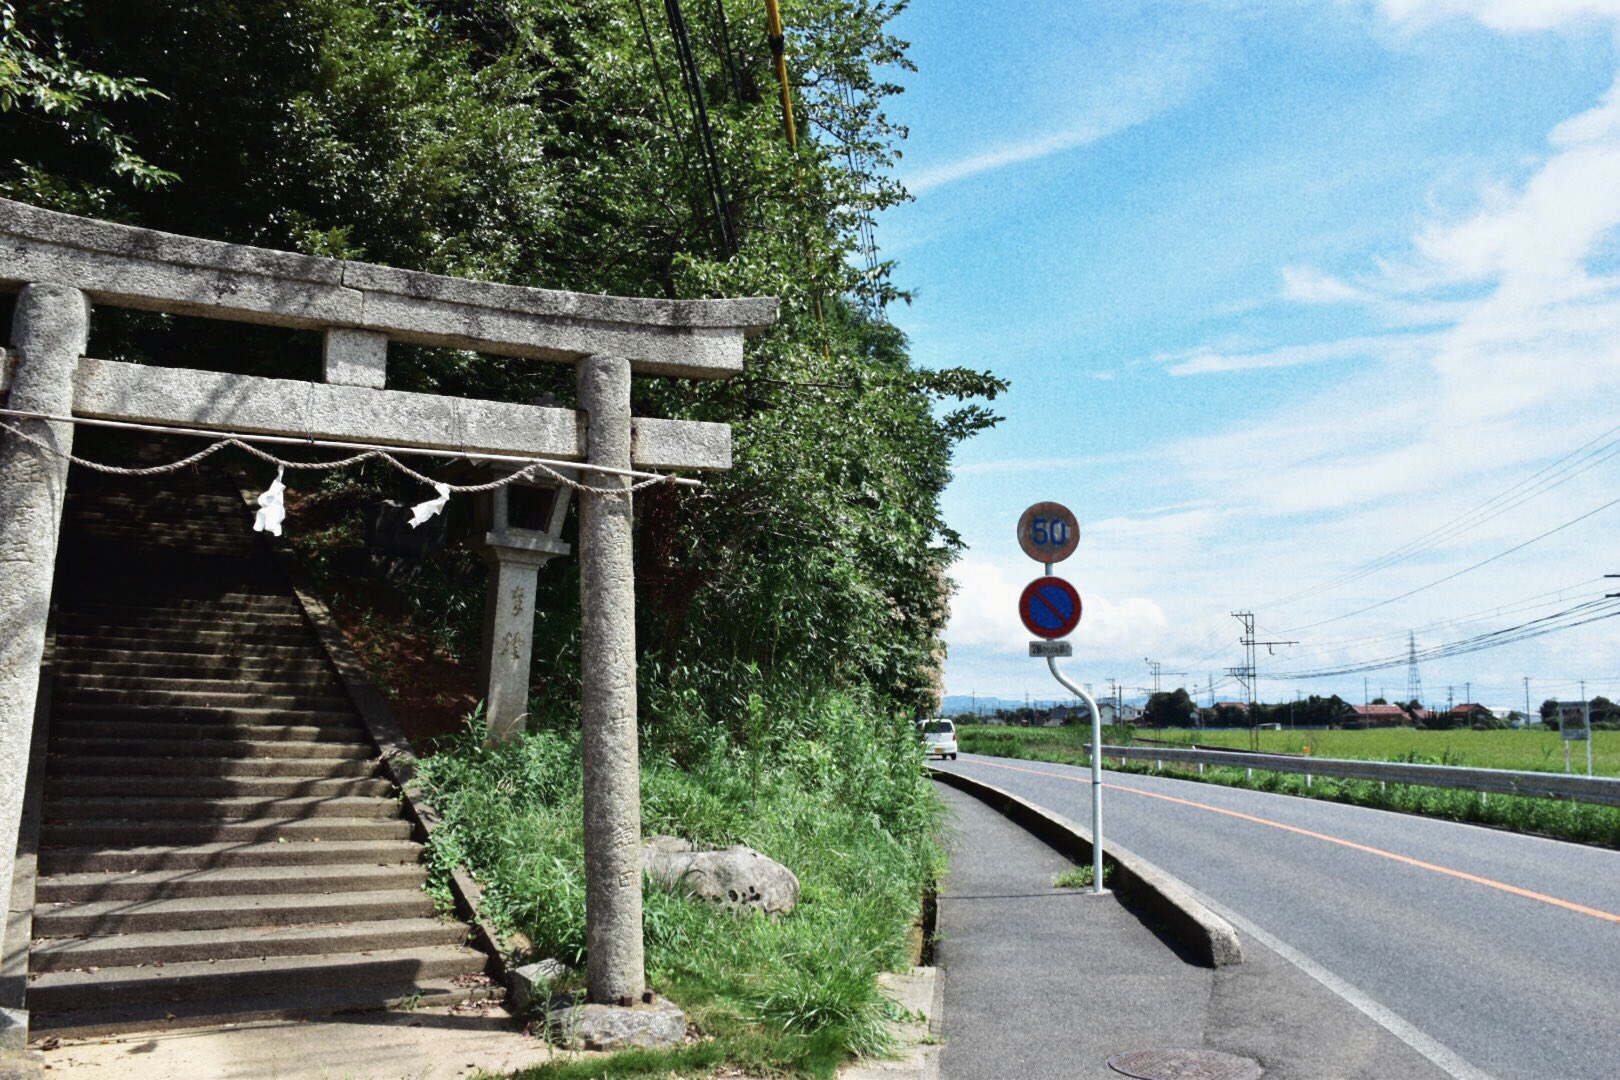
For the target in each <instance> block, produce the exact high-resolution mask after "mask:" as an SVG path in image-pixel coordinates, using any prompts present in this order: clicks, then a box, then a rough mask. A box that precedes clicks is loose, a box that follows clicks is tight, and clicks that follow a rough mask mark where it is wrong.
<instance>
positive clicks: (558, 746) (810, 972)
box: [421, 695, 941, 1078]
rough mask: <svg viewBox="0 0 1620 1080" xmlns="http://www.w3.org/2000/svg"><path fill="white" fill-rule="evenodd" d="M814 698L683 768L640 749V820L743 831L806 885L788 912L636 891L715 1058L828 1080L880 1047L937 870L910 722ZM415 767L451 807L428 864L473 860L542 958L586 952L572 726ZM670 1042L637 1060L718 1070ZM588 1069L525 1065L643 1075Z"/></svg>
mask: <svg viewBox="0 0 1620 1080" xmlns="http://www.w3.org/2000/svg"><path fill="white" fill-rule="evenodd" d="M744 707H745V708H747V707H748V706H747V704H746V703H745V706H744ZM810 707H812V708H813V709H814V715H813V716H810V717H798V718H795V722H794V724H793V726H794V727H795V728H796V729H797V730H799V731H801V732H806V733H814V737H804V738H796V739H778V740H774V741H773V740H768V739H766V738H764V737H763V734H762V735H761V737H760V742H759V745H757V746H755V747H751V748H748V749H743V748H738V747H735V746H725V745H721V746H719V747H718V748H715V749H712V750H711V751H710V752H709V753H708V754H707V755H706V756H704V757H703V758H701V759H700V760H696V761H692V762H689V763H688V764H686V765H685V766H684V767H681V766H677V765H676V764H675V763H674V762H673V761H672V760H671V758H670V757H669V755H667V754H662V753H660V752H658V751H657V750H656V749H652V748H650V749H648V750H646V751H645V752H644V769H643V775H642V822H643V831H644V833H646V834H647V835H652V834H656V833H670V834H674V835H677V836H682V837H686V838H688V839H691V840H693V841H695V842H697V843H699V844H701V845H705V846H708V845H714V846H721V845H727V844H734V843H742V844H747V845H749V846H750V847H753V848H755V849H756V850H758V851H761V852H763V853H764V854H766V855H768V856H770V857H772V858H774V859H777V860H778V861H780V862H782V863H784V864H786V865H787V866H789V867H791V868H792V869H793V870H794V872H795V873H797V874H798V876H799V880H800V884H801V893H800V900H799V906H798V907H797V908H796V909H795V910H794V911H793V912H792V913H791V914H789V915H787V916H785V917H782V918H779V919H769V918H765V917H763V916H742V917H739V916H736V915H732V914H728V913H726V912H723V911H720V910H717V909H715V908H711V907H709V906H707V905H704V904H700V903H696V902H693V901H690V900H685V899H681V898H678V897H674V896H671V895H669V894H667V893H664V892H663V891H661V890H658V889H656V888H648V889H647V890H646V892H645V893H644V899H645V907H646V943H647V970H648V977H649V980H650V981H651V983H652V984H653V985H654V986H655V987H656V988H657V989H658V990H659V991H660V992H662V993H664V994H666V995H668V996H669V997H670V998H672V999H673V1000H675V1001H676V1002H678V1003H679V1004H681V1005H682V1007H684V1008H685V1009H686V1010H687V1013H688V1016H689V1017H690V1018H691V1019H692V1020H693V1022H694V1023H696V1024H697V1026H698V1027H699V1029H700V1030H701V1031H702V1032H703V1033H704V1034H705V1035H707V1036H710V1037H712V1038H713V1039H714V1041H715V1044H716V1045H718V1046H720V1047H721V1048H722V1051H723V1052H722V1058H720V1059H714V1060H721V1059H723V1060H727V1061H731V1062H733V1063H738V1064H751V1065H755V1066H758V1067H760V1068H764V1069H767V1070H769V1071H774V1072H787V1073H790V1074H796V1075H812V1076H830V1075H832V1072H833V1070H834V1069H835V1068H836V1066H837V1064H838V1063H839V1062H841V1061H843V1060H845V1059H846V1058H847V1057H849V1056H850V1055H854V1054H873V1053H881V1052H883V1051H885V1050H886V1049H887V1048H888V1036H887V1028H886V1026H885V1024H884V1020H885V1018H886V1017H887V1016H888V1013H889V1012H890V1006H889V1004H888V1002H887V1001H886V999H885V998H883V996H882V995H881V994H880V993H879V992H878V989H877V984H876V976H877V974H878V973H879V972H880V971H884V970H890V969H896V968H903V967H905V966H906V965H907V964H909V962H910V959H911V957H910V955H909V947H910V936H911V934H910V932H911V928H912V925H913V924H914V922H915V921H916V919H917V916H918V913H919V909H920V898H921V896H922V893H923V892H924V890H925V889H926V887H927V885H928V884H929V882H931V881H932V880H933V878H934V877H935V876H936V875H937V873H938V871H939V869H940V859H941V855H940V853H939V849H938V848H937V847H936V845H935V842H934V836H935V831H936V829H937V828H938V826H939V820H940V819H939V813H940V811H939V803H938V801H937V799H936V798H935V796H934V793H933V792H932V790H931V789H930V785H929V782H928V780H927V778H926V776H925V774H924V772H923V770H922V768H921V752H920V748H919V746H918V744H917V742H916V738H915V735H914V733H913V732H912V731H911V728H910V725H909V723H906V722H905V721H904V720H901V719H890V718H885V717H874V716H873V715H872V714H871V712H870V711H868V710H867V709H866V708H864V707H863V706H862V704H861V703H859V702H857V701H855V700H852V699H850V698H847V697H843V696H837V695H831V696H828V697H826V698H823V699H820V700H819V701H816V702H814V703H812V705H811V706H810ZM756 708H757V706H756ZM750 711H752V710H750ZM781 722H782V721H781V720H780V719H778V720H777V721H776V723H778V724H780V723H781ZM421 775H422V778H423V783H424V784H425V786H426V788H427V790H428V792H429V793H430V794H431V796H432V798H433V800H434V802H435V804H436V805H437V806H438V808H439V810H440V812H441V813H442V814H443V815H444V818H445V825H444V827H443V828H441V829H439V830H438V831H437V832H436V833H435V835H434V839H433V843H432V845H431V848H430V858H431V863H432V866H433V868H434V873H435V876H436V877H442V876H444V875H446V874H448V871H449V868H450V867H451V866H453V865H454V864H456V863H458V862H460V863H462V864H463V865H466V866H468V867H469V868H471V870H472V871H473V873H474V874H475V875H476V876H477V877H478V878H479V880H480V881H481V882H483V884H484V887H485V893H484V897H485V906H486V912H487V914H488V915H489V917H491V918H492V919H493V920H494V921H495V922H496V924H497V925H498V926H500V927H501V928H503V929H505V930H507V931H519V932H521V933H523V934H524V935H526V936H527V937H528V938H529V939H530V940H531V941H532V942H533V943H534V946H535V950H536V952H537V953H538V954H541V955H546V956H553V957H557V958H558V959H561V960H563V961H565V962H567V963H570V964H573V965H576V966H577V965H580V964H582V963H583V962H584V960H585V950H586V942H585V920H584V905H585V884H584V875H583V831H582V824H581V822H582V794H581V786H580V785H581V780H580V770H579V741H578V737H577V735H575V734H572V733H559V732H556V731H537V732H532V733H530V734H529V735H527V736H526V737H524V738H523V739H521V740H518V741H517V742H514V743H511V744H507V745H505V746H501V747H497V748H486V747H484V746H483V744H482V739H481V734H480V733H479V732H476V731H469V732H468V733H467V734H466V735H465V736H462V737H459V738H457V739H454V740H451V741H449V743H448V744H447V745H446V746H445V747H444V748H443V749H441V751H440V752H439V753H437V754H435V755H433V756H432V757H429V758H426V759H424V760H423V762H422V767H421ZM682 1053H684V1051H678V1052H677V1056H676V1057H673V1058H671V1057H669V1056H667V1055H665V1056H657V1055H655V1056H653V1057H648V1058H647V1059H646V1060H647V1062H648V1063H649V1064H647V1065H646V1066H640V1065H638V1066H636V1068H641V1069H643V1072H646V1071H647V1070H649V1069H650V1070H652V1071H654V1072H656V1071H657V1070H658V1069H662V1070H663V1072H664V1073H665V1074H668V1073H669V1072H671V1071H674V1072H677V1073H678V1072H680V1071H681V1070H682V1069H688V1068H690V1069H701V1068H706V1067H708V1066H707V1065H705V1064H703V1063H705V1062H707V1063H709V1064H712V1063H713V1061H712V1060H711V1059H710V1058H709V1057H708V1056H705V1055H704V1054H694V1055H690V1056H688V1057H680V1056H679V1055H680V1054H682ZM612 1060H614V1061H618V1059H617V1058H615V1059H612ZM628 1060H630V1059H627V1061H628ZM635 1060H640V1059H639V1058H638V1059H635ZM594 1067H595V1068H596V1070H597V1071H595V1072H589V1071H586V1072H570V1071H545V1070H541V1071H539V1072H535V1073H531V1074H526V1075H532V1076H536V1077H541V1076H544V1077H547V1078H549V1077H553V1076H556V1077H563V1076H570V1077H571V1076H581V1077H583V1076H604V1075H607V1076H620V1075H625V1076H630V1075H638V1073H637V1072H634V1071H630V1072H619V1071H610V1072H604V1071H603V1069H604V1064H603V1063H594ZM623 1067H624V1068H629V1067H630V1066H629V1065H628V1064H626V1065H624V1066H623ZM613 1068H614V1069H618V1068H620V1066H618V1065H615V1066H613Z"/></svg>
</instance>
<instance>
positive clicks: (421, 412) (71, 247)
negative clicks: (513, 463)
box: [0, 200, 776, 1028]
mask: <svg viewBox="0 0 1620 1080" xmlns="http://www.w3.org/2000/svg"><path fill="white" fill-rule="evenodd" d="M19 290H20V295H19V297H18V300H17V306H16V313H15V316H14V318H13V320H12V332H11V348H10V350H9V353H7V352H0V394H4V395H5V397H4V399H3V400H4V405H5V407H6V408H9V409H14V410H21V411H29V412H35V413H42V414H47V415H50V416H68V415H72V416H75V417H85V418H96V419H105V420H118V421H133V422H146V423H155V424H163V425H169V426H175V427H184V428H207V429H217V430H223V431H231V432H239V433H250V434H267V435H286V436H293V437H300V438H303V437H308V438H316V439H328V440H335V441H350V442H362V443H371V444H382V445H388V444H392V445H398V446H404V445H409V446H417V447H429V448H438V449H444V450H453V451H460V452H464V453H465V454H466V455H467V456H468V457H471V458H477V457H478V456H479V455H515V456H520V457H529V456H533V457H544V458H550V459H561V460H569V461H577V462H581V463H585V464H589V465H596V466H602V467H605V468H608V469H615V470H630V469H691V470H712V469H726V468H729V467H730V464H731V429H730V427H729V426H728V425H725V424H711V423H698V422H693V421H680V420H662V419H653V418H647V417H634V416H632V415H631V413H630V384H631V379H632V377H634V376H637V375H666V376H682V377H687V378H726V377H729V376H732V375H735V374H738V373H739V372H741V371H742V367H743V340H744V338H745V336H747V335H751V334H755V333H759V332H762V331H763V330H765V329H766V328H767V327H769V326H770V325H771V324H772V323H773V322H774V320H775V317H776V301H775V300H773V299H766V298H754V299H743V300H675V301H670V300H654V299H635V298H622V297H612V296H596V295H588V294H581V293H569V292H557V291H551V290H544V289H531V288H522V287H517V286H511V285H498V284H493V283H489V282H481V281H470V280H465V279H459V278H448V277H441V276H437V275H433V274H426V273H419V272H414V271H408V270H398V269H394V268H391V267H386V266H376V265H371V264H367V263H359V262H350V261H343V260H336V259H324V258H314V257H310V256H304V255H296V254H292V253H289V252H281V251H270V250H266V249H262V248H253V247H245V246H241V245H235V244H225V243H219V242H216V241H210V240H200V239H195V238H190V237H184V236H177V235H173V234H169V233H161V232H155V231H152V230H147V229H137V228H131V227H129V226H124V225H117V224H113V223H109V222H105V221H95V220H91V219H87V218H80V217H73V216H70V215H65V214H58V213H53V212H50V211H46V210H40V209H38V208H36V207H31V206H27V205H24V204H21V203H16V202H11V201H7V200H0V291H7V292H16V291H19ZM93 305H106V306H111V307H126V308H139V309H144V310H149V311H160V312H170V313H174V314H181V315H200V316H206V317H209V318H216V319H227V320H234V321H239V322H248V323H260V324H269V325H274V326H284V327H289V328H297V329H313V330H320V331H323V332H324V335H325V345H324V354H323V374H324V381H323V382H303V381H296V380H286V379H269V378H262V377H256V376H248V375H235V374H227V373H221V372H215V371H200V370H187V369H177V368H155V367H146V366H141V365H136V364H127V363H119V362H116V361H107V360H96V359H91V358H89V357H86V356H84V351H85V347H86V341H87V338H88V334H89V325H90V314H91V309H92V306H93ZM391 341H399V342H410V343H416V344H424V345H441V346H451V347H455V348H463V349H472V350H477V351H480V352H485V353H492V354H496V355H502V356H516V357H525V358H530V359H534V360H540V361H551V362H560V363H567V364H572V365H574V366H575V368H576V371H577V378H578V390H579V409H578V411H577V412H575V411H573V410H568V409H558V408H546V407H540V406H531V405H515V404H508V403H503V402H492V401H478V400H469V399H461V398H448V397H442V396H438V395H433V394H416V393H406V392H402V391H398V390H390V389H387V387H386V383H387V370H388V345H389V342H391ZM0 420H5V421H6V422H7V423H11V424H13V425H14V426H16V427H18V428H20V429H22V430H25V431H27V432H28V433H29V434H31V435H33V436H34V437H35V438H41V439H44V440H47V441H48V442H50V443H51V444H53V445H54V446H55V447H56V448H57V449H58V450H59V451H61V452H63V453H66V452H68V451H70V450H71V448H72V445H73V426H72V425H71V424H68V423H60V422H58V423H52V422H49V421H43V420H17V419H14V418H11V417H5V416H0ZM581 479H582V480H584V481H585V482H587V483H588V484H589V485H590V486H591V487H592V488H593V489H596V490H595V491H590V492H582V493H581V498H580V528H579V549H580V550H579V558H580V576H581V583H582V590H581V592H582V596H581V620H582V630H583V671H582V685H583V692H582V702H581V720H582V724H583V732H584V749H583V757H584V773H585V819H586V820H585V861H586V873H587V889H586V910H587V937H588V941H589V948H590V956H589V966H588V972H587V979H588V993H589V998H590V1000H591V1001H593V1002H599V1003H616V1002H621V1001H624V1000H625V999H629V1000H636V999H638V998H640V996H641V995H642V992H643V990H644V989H645V982H644V970H643V956H642V912H641V852H640V841H641V809H640V773H639V762H638V752H637V745H636V648H635V589H634V579H633V568H632V561H631V522H632V517H631V502H630V497H629V495H628V494H627V493H626V489H628V488H629V487H630V483H631V481H630V478H629V477H628V476H626V475H624V473H623V472H613V473H603V472H593V471H591V470H588V469H582V471H581ZM66 483H67V462H66V460H65V459H64V458H62V457H59V456H56V455H52V454H47V453H45V452H43V451H41V450H40V449H38V448H37V447H35V446H33V445H30V444H29V443H27V442H25V441H24V440H22V439H20V438H17V437H15V436H13V435H10V434H9V433H6V432H3V431H0V888H7V889H8V890H9V887H10V884H11V880H12V871H13V861H12V857H13V852H14V851H15V849H16V844H17V833H18V823H19V817H20V814H21V809H22V799H23V793H24V790H25V776H26V774H27V768H28V760H29V747H30V743H31V733H32V729H33V725H34V720H35V716H34V714H35V705H36V695H37V691H38V688H39V672H40V662H41V657H42V650H43V646H44V641H45V632H46V620H47V617H48V613H49V609H50V602H51V579H52V573H53V569H54V564H55V560H56V545H57V533H58V529H59V527H60V519H61V513H62V500H63V495H64V489H65V486H66ZM503 537H504V539H503ZM490 543H491V548H492V551H491V557H492V560H493V562H494V565H493V566H492V567H491V578H492V582H493V587H492V589H491V594H490V601H489V602H490V603H491V605H492V607H493V608H494V610H492V611H490V612H489V613H487V622H489V625H490V627H491V632H492V633H493V632H495V631H496V630H498V631H499V632H500V633H502V634H510V635H516V636H515V637H513V638H511V639H510V640H509V644H512V645H513V646H514V650H515V651H516V653H517V654H518V655H517V656H513V655H512V654H511V652H510V651H509V652H508V653H507V654H506V661H505V663H504V666H503V665H502V664H490V665H489V677H490V687H491V699H492V700H491V702H490V705H491V706H492V707H493V708H494V713H493V715H492V716H491V731H492V734H493V735H494V736H495V737H511V736H513V735H515V733H516V732H517V731H518V730H520V729H521V726H522V720H523V713H524V711H525V710H526V709H527V703H526V700H524V699H525V698H526V690H527V685H528V658H529V650H530V642H529V636H530V634H531V633H532V622H533V596H534V589H533V588H532V581H533V573H534V567H535V566H537V565H538V564H539V563H541V562H543V561H544V560H545V558H549V557H551V556H552V555H555V554H558V553H560V551H565V550H566V548H561V546H560V545H553V546H551V547H549V548H548V547H547V546H546V545H544V544H540V545H538V546H536V545H535V544H534V543H532V542H530V541H528V540H525V539H523V538H514V537H513V536H512V535H511V534H510V533H505V534H502V535H500V536H497V535H496V534H494V533H492V535H491V537H490ZM559 549H560V551H559ZM525 574H526V575H527V577H525ZM525 581H527V582H528V587H524V583H525ZM514 590H516V591H514ZM503 598H504V603H503V602H502V601H503ZM15 944H18V943H10V942H8V943H7V947H8V951H9V949H10V948H11V947H12V946H13V945H15ZM21 945H22V947H24V948H26V943H21ZM9 1004H11V1003H10V1002H0V1005H9ZM3 1019H4V1018H3V1017H0V1020H3ZM4 1026H5V1025H4V1023H0V1028H3V1027H4Z"/></svg>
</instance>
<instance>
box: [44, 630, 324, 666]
mask: <svg viewBox="0 0 1620 1080" xmlns="http://www.w3.org/2000/svg"><path fill="white" fill-rule="evenodd" d="M56 648H57V651H58V654H59V655H62V656H68V657H72V658H74V659H75V660H76V661H77V662H78V663H77V664H76V665H75V666H78V667H80V668H93V667H98V666H99V663H98V662H108V661H110V662H119V661H130V660H134V661H142V662H145V663H174V662H182V663H191V662H194V661H195V659H196V657H197V656H199V655H201V656H222V657H232V658H252V659H254V660H258V661H270V660H324V659H325V657H324V656H323V655H322V653H321V652H320V649H319V647H318V646H317V645H315V643H314V642H312V641H309V640H307V638H306V639H305V640H304V641H302V642H301V643H299V644H295V645H290V644H279V643H275V644H272V643H267V642H244V641H241V640H239V639H237V638H236V637H235V636H234V635H221V636H219V638H218V639H217V640H213V641H179V640H172V639H171V640H165V641H149V640H148V639H146V638H144V637H140V636H127V635H126V636H122V637H114V636H110V635H102V636H99V637H86V636H84V635H82V634H57V635H56Z"/></svg>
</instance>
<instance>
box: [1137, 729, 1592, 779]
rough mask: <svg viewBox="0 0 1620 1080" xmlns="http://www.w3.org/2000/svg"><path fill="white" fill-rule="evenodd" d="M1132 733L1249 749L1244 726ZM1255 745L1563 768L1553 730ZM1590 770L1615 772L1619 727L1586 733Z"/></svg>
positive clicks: (1287, 735) (1406, 733)
mask: <svg viewBox="0 0 1620 1080" xmlns="http://www.w3.org/2000/svg"><path fill="white" fill-rule="evenodd" d="M1137 734H1138V735H1142V736H1147V737H1148V738H1152V739H1161V740H1163V741H1165V742H1183V743H1197V744H1198V745H1200V746H1231V747H1236V748H1237V749H1240V750H1247V749H1249V732H1248V731H1247V730H1192V729H1188V728H1166V729H1164V730H1138V731H1137ZM1258 734H1259V736H1260V749H1261V750H1264V751H1268V752H1271V753H1279V754H1304V753H1308V754H1310V755H1311V756H1312V757H1336V758H1354V759H1356V760H1358V761H1406V760H1409V759H1411V758H1412V757H1413V756H1414V755H1415V756H1416V757H1417V758H1418V759H1420V760H1425V761H1432V762H1434V763H1436V764H1443V765H1472V766H1474V767H1476V768H1481V769H1534V770H1539V771H1544V772H1562V771H1563V770H1564V744H1563V740H1561V739H1560V738H1559V736H1558V732H1556V731H1534V730H1532V731H1464V730H1459V731H1420V730H1418V729H1415V728H1373V729H1370V730H1367V731H1262V732H1259V733H1258ZM1569 749H1570V764H1571V769H1572V771H1574V772H1578V773H1584V772H1586V745H1585V744H1584V743H1580V742H1572V743H1570V744H1569ZM1592 761H1593V770H1592V771H1593V772H1594V773H1596V774H1597V775H1599V776H1620V731H1594V732H1592Z"/></svg>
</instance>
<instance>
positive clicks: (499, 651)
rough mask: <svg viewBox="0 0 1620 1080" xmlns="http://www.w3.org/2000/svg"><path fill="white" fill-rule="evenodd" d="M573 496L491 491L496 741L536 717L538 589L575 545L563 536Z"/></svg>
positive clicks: (539, 487) (488, 598) (541, 487)
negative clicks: (543, 574)
mask: <svg viewBox="0 0 1620 1080" xmlns="http://www.w3.org/2000/svg"><path fill="white" fill-rule="evenodd" d="M571 494H572V492H571V491H570V489H569V488H567V487H564V486H562V485H561V484H551V485H547V484H543V483H527V482H524V481H519V482H517V483H514V484H507V485H506V486H505V487H499V488H496V489H495V490H494V491H492V492H490V498H489V500H488V502H487V503H486V504H485V509H486V511H487V513H488V531H487V532H485V534H484V559H485V560H486V561H487V562H488V563H489V585H488V591H487V592H486V594H485V598H484V650H483V669H482V670H483V678H484V685H485V692H484V719H485V723H486V730H487V731H488V733H489V735H488V737H489V741H490V742H492V743H498V742H507V741H509V740H511V739H515V738H516V737H517V736H518V735H519V734H521V733H522V731H523V729H524V728H525V727H526V726H527V724H528V714H529V677H530V671H529V662H530V655H531V653H532V651H533V646H534V591H535V582H536V580H537V578H538V576H539V573H540V568H541V567H542V566H544V565H546V563H548V562H550V561H551V560H552V559H554V558H556V557H557V556H559V555H567V554H568V553H569V551H570V548H569V546H568V545H567V544H565V543H563V541H562V540H561V539H559V536H560V535H561V533H562V527H563V521H564V520H565V519H566V518H567V517H568V503H569V498H570V496H571Z"/></svg>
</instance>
